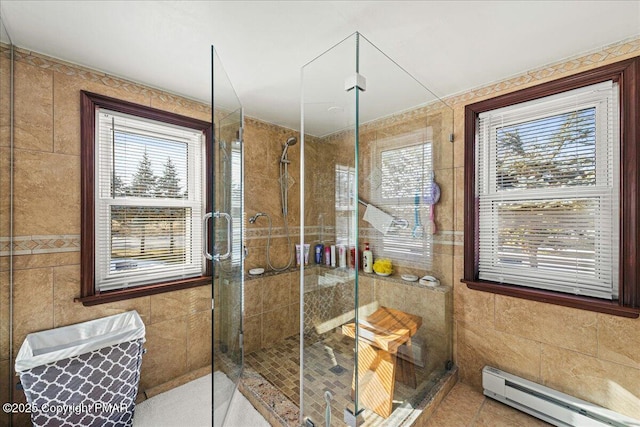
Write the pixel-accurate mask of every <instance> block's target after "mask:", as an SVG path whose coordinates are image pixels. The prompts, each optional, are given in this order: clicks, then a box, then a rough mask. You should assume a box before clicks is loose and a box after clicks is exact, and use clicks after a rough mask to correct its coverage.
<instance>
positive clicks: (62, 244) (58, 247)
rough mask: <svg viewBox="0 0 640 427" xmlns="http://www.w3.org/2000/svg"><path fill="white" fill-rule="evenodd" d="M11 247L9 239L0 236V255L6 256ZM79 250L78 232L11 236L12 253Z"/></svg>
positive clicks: (47, 252)
mask: <svg viewBox="0 0 640 427" xmlns="http://www.w3.org/2000/svg"><path fill="white" fill-rule="evenodd" d="M11 248H12V245H11V240H10V239H9V238H8V237H0V256H8V255H9V254H10V249H11ZM79 251H80V235H79V234H60V235H45V236H17V237H14V238H13V255H37V254H49V253H56V252H79Z"/></svg>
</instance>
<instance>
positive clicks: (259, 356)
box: [245, 332, 437, 427]
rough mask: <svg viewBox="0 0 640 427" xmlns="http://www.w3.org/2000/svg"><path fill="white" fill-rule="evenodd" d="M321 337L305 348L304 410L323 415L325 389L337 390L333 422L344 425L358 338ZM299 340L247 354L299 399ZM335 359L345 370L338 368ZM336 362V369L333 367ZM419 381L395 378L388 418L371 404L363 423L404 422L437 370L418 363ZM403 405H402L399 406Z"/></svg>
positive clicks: (265, 374) (249, 363)
mask: <svg viewBox="0 0 640 427" xmlns="http://www.w3.org/2000/svg"><path fill="white" fill-rule="evenodd" d="M322 338H323V339H322V340H321V341H318V342H315V343H313V344H311V343H310V345H308V346H306V348H305V356H304V357H305V366H306V368H305V369H306V371H305V378H306V386H305V390H304V393H305V413H306V415H308V416H309V417H310V418H311V419H312V420H313V421H315V422H316V425H318V422H319V421H321V420H324V414H325V408H326V403H325V400H324V396H325V392H326V391H330V392H331V393H332V395H333V398H332V404H331V408H332V409H331V413H332V423H331V425H335V426H342V425H344V423H343V422H342V419H343V411H344V409H345V408H346V407H349V408H351V409H353V404H352V402H351V395H350V391H351V381H352V376H353V366H352V365H353V363H352V360H353V347H354V340H353V339H352V338H349V337H346V336H344V335H342V334H341V333H339V332H331V333H327V334H325V335H323V337H322ZM299 359H300V358H299V345H298V338H297V337H289V338H287V339H285V340H283V341H282V342H280V343H278V344H277V345H275V346H273V347H269V348H266V349H261V350H258V351H255V352H252V353H250V354H248V355H246V356H245V362H246V364H247V366H250V367H251V368H253V369H255V370H256V371H257V372H259V373H260V374H261V375H262V376H263V377H264V378H265V379H267V380H268V381H269V382H270V383H271V384H273V385H274V386H276V387H277V388H278V390H279V391H280V392H282V393H283V394H284V395H285V396H286V397H287V398H288V399H289V400H290V401H292V402H294V403H295V404H296V405H297V403H298V401H299V396H300V388H299V370H298V369H299V368H298V366H299V362H300V360H299ZM336 365H339V366H341V367H342V368H344V369H342V370H340V369H337V370H336V369H335V367H336ZM332 368H334V369H333V370H331V369H332ZM416 377H417V387H416V389H412V388H410V387H408V386H406V385H404V384H401V383H399V382H396V384H395V391H394V406H393V409H394V413H392V414H391V416H390V417H389V418H387V419H383V418H382V417H379V416H378V415H376V414H375V413H373V412H372V411H369V410H365V413H364V420H365V423H364V426H366V427H373V426H383V425H400V424H401V423H402V422H403V420H404V419H405V418H406V417H407V416H409V415H410V413H411V411H410V409H412V408H414V407H415V406H416V405H417V404H419V403H420V402H421V401H422V400H423V399H424V397H425V396H426V395H427V393H428V392H429V391H430V390H431V388H432V387H433V385H434V384H435V381H437V378H436V377H437V375H436V374H432V375H429V373H428V372H426V371H425V370H424V369H420V368H419V367H416ZM398 409H399V410H398Z"/></svg>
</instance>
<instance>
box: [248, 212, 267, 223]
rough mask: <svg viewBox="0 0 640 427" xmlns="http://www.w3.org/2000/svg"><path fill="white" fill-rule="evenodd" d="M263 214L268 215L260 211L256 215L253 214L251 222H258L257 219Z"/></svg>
mask: <svg viewBox="0 0 640 427" xmlns="http://www.w3.org/2000/svg"><path fill="white" fill-rule="evenodd" d="M261 216H267V214H266V213H264V212H258V213H256V214H255V215H254V216H252V217H251V218H249V223H250V224H253V223H254V222H256V220H257V219H258V218H259V217H261Z"/></svg>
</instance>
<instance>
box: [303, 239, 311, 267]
mask: <svg viewBox="0 0 640 427" xmlns="http://www.w3.org/2000/svg"><path fill="white" fill-rule="evenodd" d="M310 250H311V245H310V244H309V243H305V244H304V265H309V251H310Z"/></svg>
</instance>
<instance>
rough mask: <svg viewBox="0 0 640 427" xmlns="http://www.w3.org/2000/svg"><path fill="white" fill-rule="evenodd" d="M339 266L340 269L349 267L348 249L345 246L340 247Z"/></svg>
mask: <svg viewBox="0 0 640 427" xmlns="http://www.w3.org/2000/svg"><path fill="white" fill-rule="evenodd" d="M338 266H339V267H340V268H345V267H346V266H347V247H346V246H345V245H338Z"/></svg>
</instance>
